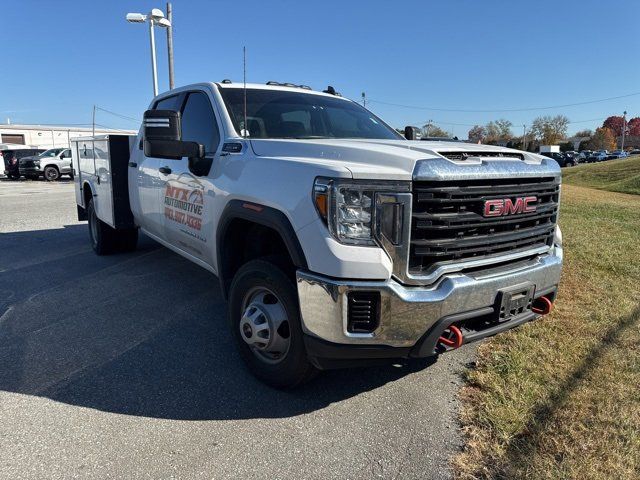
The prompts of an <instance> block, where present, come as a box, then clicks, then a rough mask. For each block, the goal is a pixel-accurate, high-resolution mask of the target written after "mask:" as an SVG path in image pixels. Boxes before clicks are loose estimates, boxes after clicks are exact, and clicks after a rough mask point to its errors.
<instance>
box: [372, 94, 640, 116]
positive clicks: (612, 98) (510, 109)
mask: <svg viewBox="0 0 640 480" xmlns="http://www.w3.org/2000/svg"><path fill="white" fill-rule="evenodd" d="M636 95H640V92H635V93H629V94H626V95H618V96H616V97H608V98H600V99H598V100H588V101H586V102H576V103H565V104H563V105H551V106H547V107H528V108H505V109H498V110H464V109H457V108H436V107H418V106H414V105H403V104H400V103H391V102H383V101H381V100H371V99H369V100H368V101H369V103H378V104H380V105H389V106H392V107H400V108H412V109H415V110H431V111H434V112H458V113H499V112H530V111H533V110H552V109H555V108H566V107H576V106H578V105H589V104H592V103H601V102H608V101H611V100H618V99H620V98H628V97H633V96H636Z"/></svg>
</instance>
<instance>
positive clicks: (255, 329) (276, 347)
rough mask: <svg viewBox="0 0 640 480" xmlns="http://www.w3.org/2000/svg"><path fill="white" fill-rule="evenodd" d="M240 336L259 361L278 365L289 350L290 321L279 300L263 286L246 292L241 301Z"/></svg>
mask: <svg viewBox="0 0 640 480" xmlns="http://www.w3.org/2000/svg"><path fill="white" fill-rule="evenodd" d="M239 328H240V336H241V337H242V340H244V342H245V343H246V344H247V345H248V346H249V348H250V349H251V351H252V352H253V354H254V355H255V356H256V357H257V358H258V359H260V360H261V361H264V362H267V363H271V364H274V363H279V362H281V361H282V359H284V358H285V357H286V355H287V353H288V352H289V348H290V347H291V329H290V326H289V318H288V316H287V311H286V310H285V308H284V305H283V303H282V301H281V300H280V299H279V298H278V296H277V295H276V294H275V293H273V291H271V290H269V289H268V288H265V287H255V288H253V289H251V290H249V291H248V292H247V293H246V295H245V296H244V299H243V302H242V317H241V319H240V325H239Z"/></svg>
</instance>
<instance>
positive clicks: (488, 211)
mask: <svg viewBox="0 0 640 480" xmlns="http://www.w3.org/2000/svg"><path fill="white" fill-rule="evenodd" d="M537 201H538V197H517V198H515V199H514V200H511V199H510V198H496V199H495V200H486V201H485V202H484V211H483V215H484V216H485V217H502V216H506V215H517V214H519V213H532V212H535V211H536V205H535V202H537Z"/></svg>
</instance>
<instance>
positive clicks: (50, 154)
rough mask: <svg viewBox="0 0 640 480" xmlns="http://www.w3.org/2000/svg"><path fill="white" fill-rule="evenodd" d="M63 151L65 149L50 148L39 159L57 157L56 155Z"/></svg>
mask: <svg viewBox="0 0 640 480" xmlns="http://www.w3.org/2000/svg"><path fill="white" fill-rule="evenodd" d="M62 150H64V149H63V148H50V149H49V150H45V151H44V152H42V153H41V154H40V155H38V156H39V157H55V156H56V155H58V154H59V153H60V152H61V151H62Z"/></svg>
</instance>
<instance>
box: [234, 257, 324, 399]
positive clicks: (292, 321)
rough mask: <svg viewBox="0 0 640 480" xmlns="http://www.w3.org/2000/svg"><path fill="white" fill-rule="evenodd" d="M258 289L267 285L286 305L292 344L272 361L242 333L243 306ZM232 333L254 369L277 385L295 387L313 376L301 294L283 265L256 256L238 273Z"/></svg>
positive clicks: (267, 381) (270, 382)
mask: <svg viewBox="0 0 640 480" xmlns="http://www.w3.org/2000/svg"><path fill="white" fill-rule="evenodd" d="M256 289H258V290H259V289H266V290H269V291H270V292H272V293H273V295H274V296H275V297H276V302H277V303H278V305H279V306H280V307H281V308H283V309H284V311H285V312H286V316H287V324H288V330H287V334H288V342H289V343H288V348H287V350H286V352H285V353H283V354H282V356H281V357H280V358H277V359H276V360H271V361H269V360H268V359H265V358H264V356H263V355H261V354H260V353H259V352H257V351H256V349H255V348H254V347H251V346H249V345H248V344H247V343H246V342H245V341H244V340H243V336H242V333H241V330H240V329H241V321H242V318H243V313H244V312H243V309H244V308H245V307H246V302H247V296H248V295H250V293H251V292H252V291H255V290H256ZM229 324H230V327H231V333H232V335H233V337H234V339H235V340H236V344H237V346H238V349H239V351H240V354H241V356H242V359H243V360H244V362H245V364H246V365H247V367H248V368H249V370H250V371H251V373H252V374H253V375H254V376H256V377H257V378H258V379H260V380H261V381H263V382H264V383H266V384H267V385H270V386H272V387H275V388H293V387H296V386H298V385H301V384H302V383H304V382H306V381H308V380H310V379H311V378H312V377H313V376H314V375H315V374H316V373H317V369H316V368H315V367H314V366H313V365H312V364H311V363H310V362H309V359H308V357H307V352H306V348H305V345H304V337H303V333H302V326H301V322H300V308H299V305H298V295H297V291H296V287H295V284H294V282H293V281H292V279H291V278H290V277H289V276H287V274H286V273H285V272H284V271H283V270H282V269H281V268H279V267H277V266H276V265H274V264H273V263H271V262H269V261H265V260H252V261H250V262H248V263H246V264H245V265H243V266H242V267H241V268H240V270H238V272H237V273H236V275H235V277H234V278H233V282H232V283H231V288H230V292H229Z"/></svg>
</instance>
